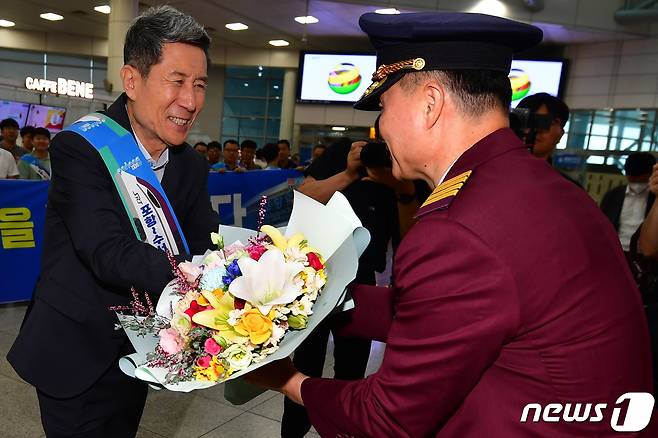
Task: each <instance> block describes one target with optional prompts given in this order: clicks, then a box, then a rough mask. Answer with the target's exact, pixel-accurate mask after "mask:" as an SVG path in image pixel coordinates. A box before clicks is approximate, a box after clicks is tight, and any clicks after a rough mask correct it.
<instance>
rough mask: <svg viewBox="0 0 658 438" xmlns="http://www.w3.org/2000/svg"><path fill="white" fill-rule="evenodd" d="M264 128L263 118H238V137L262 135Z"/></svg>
mask: <svg viewBox="0 0 658 438" xmlns="http://www.w3.org/2000/svg"><path fill="white" fill-rule="evenodd" d="M264 130H265V119H255V118H254V119H240V130H239V131H238V135H239V136H240V138H251V137H262V136H263V132H264Z"/></svg>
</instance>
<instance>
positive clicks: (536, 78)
mask: <svg viewBox="0 0 658 438" xmlns="http://www.w3.org/2000/svg"><path fill="white" fill-rule="evenodd" d="M564 75H565V61H564V60H550V61H540V60H527V59H515V60H513V61H512V70H511V71H510V74H509V80H510V84H511V85H512V108H516V106H517V105H518V104H519V102H520V101H521V100H522V99H523V98H524V97H526V96H530V95H532V94H537V93H548V94H550V95H553V96H558V97H562V87H563V84H564V80H563V79H564Z"/></svg>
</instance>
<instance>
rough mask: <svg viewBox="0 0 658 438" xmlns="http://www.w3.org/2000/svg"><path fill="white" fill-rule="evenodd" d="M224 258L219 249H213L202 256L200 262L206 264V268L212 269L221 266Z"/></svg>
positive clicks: (224, 260)
mask: <svg viewBox="0 0 658 438" xmlns="http://www.w3.org/2000/svg"><path fill="white" fill-rule="evenodd" d="M225 262H226V259H225V258H224V256H223V255H222V253H221V252H220V251H213V252H211V253H210V254H208V255H207V256H205V257H204V258H203V261H202V263H203V264H204V265H206V269H213V268H217V267H219V266H223V265H224V263H225Z"/></svg>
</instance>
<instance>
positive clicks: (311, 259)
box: [306, 252, 324, 271]
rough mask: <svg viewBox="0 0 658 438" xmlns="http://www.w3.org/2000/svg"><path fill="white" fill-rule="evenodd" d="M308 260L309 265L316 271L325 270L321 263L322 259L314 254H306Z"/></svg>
mask: <svg viewBox="0 0 658 438" xmlns="http://www.w3.org/2000/svg"><path fill="white" fill-rule="evenodd" d="M306 258H307V259H308V265H309V266H310V267H311V268H313V269H315V270H316V271H319V270H320V269H323V268H324V265H323V264H322V262H321V261H320V257H318V255H317V254H316V253H314V252H309V253H308V254H306Z"/></svg>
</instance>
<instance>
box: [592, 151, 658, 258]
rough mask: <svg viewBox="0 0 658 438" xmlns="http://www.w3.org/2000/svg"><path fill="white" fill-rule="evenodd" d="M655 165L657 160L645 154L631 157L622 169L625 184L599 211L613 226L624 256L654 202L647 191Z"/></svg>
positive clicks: (604, 199)
mask: <svg viewBox="0 0 658 438" xmlns="http://www.w3.org/2000/svg"><path fill="white" fill-rule="evenodd" d="M654 164H656V158H655V157H654V156H653V155H651V154H650V153H648V152H636V153H632V154H630V155H629V156H628V158H627V159H626V164H625V165H624V170H625V172H626V178H627V179H628V184H627V185H623V186H619V187H616V188H614V189H612V190H610V191H609V192H608V193H606V194H605V196H604V197H603V200H602V201H601V210H603V212H604V213H605V214H606V216H608V218H609V219H610V221H611V222H612V224H613V225H614V226H615V229H616V230H617V233H618V234H619V240H620V242H621V246H622V248H623V249H624V251H625V252H626V253H628V251H629V244H630V241H631V236H632V235H633V233H635V231H637V229H638V227H639V226H640V225H641V224H642V222H643V221H644V218H645V217H646V215H647V213H648V212H649V210H650V209H651V206H652V205H653V202H654V200H655V196H654V194H653V193H651V192H650V191H649V177H650V176H651V171H652V168H653V165H654Z"/></svg>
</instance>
